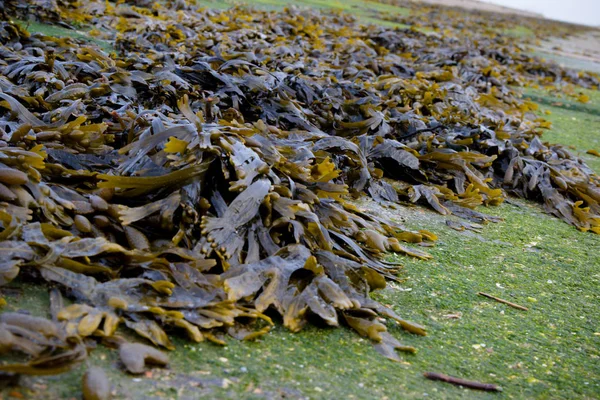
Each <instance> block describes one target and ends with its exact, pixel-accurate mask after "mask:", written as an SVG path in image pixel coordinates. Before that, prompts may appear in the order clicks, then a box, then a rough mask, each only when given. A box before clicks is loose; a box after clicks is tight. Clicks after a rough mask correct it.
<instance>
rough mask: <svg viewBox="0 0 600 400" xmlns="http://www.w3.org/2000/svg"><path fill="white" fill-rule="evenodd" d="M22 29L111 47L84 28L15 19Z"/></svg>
mask: <svg viewBox="0 0 600 400" xmlns="http://www.w3.org/2000/svg"><path fill="white" fill-rule="evenodd" d="M15 22H16V23H17V24H19V25H20V26H21V27H22V28H23V29H25V30H27V31H28V32H29V33H41V34H42V35H46V36H53V37H68V38H73V39H79V40H84V41H86V42H89V43H94V44H96V45H98V46H99V47H100V48H102V49H103V50H104V51H109V52H110V51H112V50H113V47H112V46H111V45H110V43H108V42H107V41H105V40H99V39H96V38H94V37H92V36H90V35H89V33H88V32H87V31H85V30H75V29H67V28H63V27H60V26H56V25H50V24H44V23H40V22H35V21H21V20H16V21H15Z"/></svg>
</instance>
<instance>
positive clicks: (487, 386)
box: [423, 372, 502, 392]
mask: <svg viewBox="0 0 600 400" xmlns="http://www.w3.org/2000/svg"><path fill="white" fill-rule="evenodd" d="M423 376H425V378H427V379H431V380H432V381H442V382H448V383H451V384H453V385H459V386H463V387H466V388H469V389H477V390H486V391H488V392H501V391H502V388H501V387H500V386H497V385H494V384H493V383H481V382H475V381H467V380H465V379H461V378H455V377H453V376H449V375H444V374H440V373H438V372H425V373H424V374H423Z"/></svg>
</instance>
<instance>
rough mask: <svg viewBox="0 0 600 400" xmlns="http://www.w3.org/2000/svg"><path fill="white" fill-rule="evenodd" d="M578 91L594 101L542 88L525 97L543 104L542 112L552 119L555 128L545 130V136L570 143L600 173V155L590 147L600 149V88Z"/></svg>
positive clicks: (547, 140) (548, 140)
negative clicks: (592, 152)
mask: <svg viewBox="0 0 600 400" xmlns="http://www.w3.org/2000/svg"><path fill="white" fill-rule="evenodd" d="M577 92H581V93H582V94H585V95H587V96H588V97H589V98H590V101H589V102H588V103H581V102H579V101H577V100H576V99H574V98H572V97H569V96H566V95H565V94H561V93H549V92H547V91H545V90H542V89H527V90H526V91H525V97H527V98H529V99H532V100H533V101H535V102H537V103H538V104H540V110H539V111H538V114H539V115H540V116H541V117H543V118H545V119H547V120H548V121H550V122H552V129H550V130H549V131H548V132H546V133H544V135H543V136H542V139H543V140H544V141H545V142H550V143H561V144H564V145H567V146H570V149H569V150H570V151H572V152H573V153H574V154H576V155H577V156H579V157H581V158H582V159H583V160H584V161H585V162H586V163H587V164H588V165H589V166H590V167H591V168H592V169H593V170H594V171H595V172H596V173H600V157H596V156H594V155H591V154H588V153H587V151H588V150H596V151H599V152H600V92H598V91H596V90H585V89H577ZM547 112H550V113H549V114H548V113H547Z"/></svg>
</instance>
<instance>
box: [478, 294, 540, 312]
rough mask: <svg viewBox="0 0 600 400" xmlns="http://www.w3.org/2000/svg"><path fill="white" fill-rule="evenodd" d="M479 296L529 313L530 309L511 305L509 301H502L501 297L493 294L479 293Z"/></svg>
mask: <svg viewBox="0 0 600 400" xmlns="http://www.w3.org/2000/svg"><path fill="white" fill-rule="evenodd" d="M477 294H478V295H480V296H483V297H487V298H489V299H492V300H496V301H497V302H499V303H503V304H506V305H509V306H511V307H514V308H516V309H519V310H523V311H529V309H528V308H527V307H523V306H520V305H518V304H515V303H511V302H510V301H508V300H504V299H501V298H500V297H496V296H492V295H491V294H487V293H483V292H479V293H477Z"/></svg>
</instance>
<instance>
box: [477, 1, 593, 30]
mask: <svg viewBox="0 0 600 400" xmlns="http://www.w3.org/2000/svg"><path fill="white" fill-rule="evenodd" d="M483 1H485V2H486V3H493V4H498V5H501V6H505V7H511V8H518V9H522V10H526V11H531V12H534V13H539V14H542V15H543V16H544V17H546V18H551V19H557V20H560V21H567V22H574V23H577V24H583V25H591V26H597V27H600V0H483Z"/></svg>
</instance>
